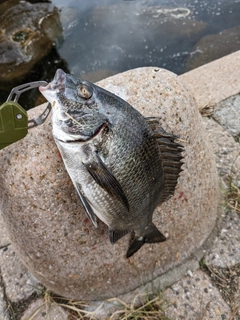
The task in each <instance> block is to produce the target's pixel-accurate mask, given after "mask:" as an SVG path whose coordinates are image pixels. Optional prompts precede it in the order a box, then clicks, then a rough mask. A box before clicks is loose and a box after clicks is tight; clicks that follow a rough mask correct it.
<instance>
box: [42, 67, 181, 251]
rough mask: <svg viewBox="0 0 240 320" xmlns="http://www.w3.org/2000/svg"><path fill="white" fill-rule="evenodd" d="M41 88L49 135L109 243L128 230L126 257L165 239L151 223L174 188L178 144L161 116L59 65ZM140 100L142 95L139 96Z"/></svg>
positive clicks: (178, 154) (179, 157)
mask: <svg viewBox="0 0 240 320" xmlns="http://www.w3.org/2000/svg"><path fill="white" fill-rule="evenodd" d="M40 91H41V93H42V94H43V95H44V96H45V97H46V99H47V100H48V101H49V102H50V103H51V104H52V110H53V116H52V126H53V136H54V139H55V141H56V144H57V146H58V148H59V150H60V153H61V155H62V158H63V161H64V164H65V167H66V169H67V171H68V173H69V176H70V177H71V179H72V182H73V184H74V186H75V188H76V190H77V193H78V195H79V198H80V200H81V203H82V205H83V207H84V208H85V211H86V213H87V216H88V218H89V219H90V220H91V221H92V223H93V224H94V225H95V226H97V218H96V217H98V218H99V219H100V220H102V221H103V222H104V223H105V224H106V225H107V226H108V228H109V239H110V241H111V243H115V242H117V241H118V240H119V239H120V238H121V237H122V236H124V235H125V234H127V233H128V232H132V235H133V237H132V239H133V240H132V241H131V243H130V246H129V248H128V251H127V255H126V256H127V257H130V256H131V255H133V254H134V253H135V252H136V251H137V250H138V249H140V248H141V246H142V245H143V244H144V243H153V242H162V241H165V240H166V238H165V236H164V235H163V234H162V233H161V232H160V231H159V230H158V229H157V227H156V226H155V225H154V224H153V222H152V215H153V211H154V209H155V208H156V206H157V205H159V204H161V203H162V202H163V201H165V200H166V199H168V198H169V196H171V195H172V194H173V193H174V190H175V187H176V184H177V179H178V177H179V173H180V171H181V166H182V161H181V159H182V156H181V152H182V150H183V148H182V146H181V145H180V144H179V143H177V142H175V140H176V138H177V137H176V136H175V135H172V134H168V133H166V132H165V131H164V130H163V129H162V128H161V126H160V124H159V119H158V118H144V117H143V116H142V115H141V114H140V113H139V112H138V111H137V110H135V109H134V108H133V107H132V106H130V105H129V104H128V103H127V102H126V101H124V100H122V99H121V98H119V97H117V96H116V95H114V94H112V93H110V92H108V91H106V90H104V89H102V88H100V87H98V86H96V85H95V84H92V83H90V82H88V81H83V80H81V79H77V78H75V77H74V76H72V75H69V74H66V73H65V72H64V71H62V70H60V69H59V70H57V72H56V75H55V77H54V80H53V81H52V82H50V83H49V84H48V85H47V86H46V87H40ZM143 98H144V97H143Z"/></svg>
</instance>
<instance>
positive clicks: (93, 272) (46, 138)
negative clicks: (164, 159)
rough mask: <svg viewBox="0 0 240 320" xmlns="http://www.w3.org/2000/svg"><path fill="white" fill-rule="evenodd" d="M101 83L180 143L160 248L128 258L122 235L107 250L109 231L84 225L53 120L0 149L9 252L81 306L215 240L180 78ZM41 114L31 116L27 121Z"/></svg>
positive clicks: (205, 161)
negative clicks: (177, 171) (154, 118)
mask: <svg viewBox="0 0 240 320" xmlns="http://www.w3.org/2000/svg"><path fill="white" fill-rule="evenodd" d="M99 85H101V86H103V87H104V88H106V89H107V90H110V91H113V92H115V93H116V94H119V95H120V96H121V97H123V98H124V99H126V100H127V101H128V102H129V103H130V104H132V105H133V106H134V107H136V108H137V109H138V110H139V111H140V112H141V113H143V115H145V116H160V117H161V121H162V126H163V128H164V129H165V130H166V131H168V132H172V133H174V134H177V135H179V136H180V138H181V139H182V140H181V141H182V144H183V145H184V146H185V152H184V155H185V160H184V161H185V163H184V165H183V169H184V171H183V172H182V173H181V176H180V179H179V183H178V185H177V188H176V192H175V194H174V196H173V197H172V198H171V199H170V200H169V201H167V202H165V203H164V204H163V205H162V206H160V207H158V208H157V209H156V211H155V213H154V219H153V220H154V223H155V224H156V225H157V226H158V228H159V229H160V230H161V231H162V232H163V233H164V234H168V239H167V241H166V242H165V243H161V244H152V245H150V244H147V245H144V246H143V248H141V250H139V251H138V252H137V253H136V254H135V255H134V256H133V257H132V258H131V259H126V258H125V252H126V248H127V247H128V242H129V238H128V236H125V237H123V238H122V239H121V240H120V241H119V242H118V243H116V244H115V245H111V244H110V243H109V240H108V234H107V227H106V226H105V225H104V224H103V223H100V224H99V228H98V229H95V228H94V227H93V226H92V225H91V223H90V222H89V221H88V219H86V215H85V213H84V211H83V209H82V207H81V205H80V202H79V199H78V197H77V195H76V192H75V190H74V187H73V185H72V183H71V181H70V179H69V177H68V175H67V173H66V170H65V168H64V165H63V163H62V160H61V158H60V156H59V152H58V150H57V148H56V146H55V144H54V141H53V138H52V134H51V124H50V119H48V121H47V122H45V123H44V124H43V125H42V126H39V127H37V128H35V129H33V130H30V132H29V134H28V135H27V136H26V138H24V139H23V140H21V141H19V142H17V143H15V144H14V145H11V146H9V147H7V148H5V149H3V150H1V152H0V159H1V160H0V161H1V164H2V170H1V172H0V198H1V210H2V212H3V215H4V220H5V222H6V224H7V228H8V231H9V235H10V237H11V241H12V243H13V244H14V248H15V250H16V252H17V253H18V255H19V257H21V259H22V261H23V262H24V264H25V265H26V266H27V268H28V269H29V270H30V271H31V273H32V274H33V275H34V276H35V277H36V278H37V279H38V280H39V281H40V282H42V283H43V284H44V285H45V286H46V287H48V288H49V289H50V290H52V291H54V292H56V293H58V294H60V295H63V296H66V297H70V298H74V299H82V300H102V299H105V298H109V297H115V296H116V295H120V294H123V293H126V292H129V291H130V290H133V289H134V288H136V287H138V286H142V284H143V283H146V282H148V281H151V280H152V279H153V278H156V277H157V276H159V275H161V274H163V273H164V272H166V271H167V270H169V269H171V268H173V267H176V266H178V265H180V264H181V263H182V262H183V261H185V260H186V259H187V258H188V257H190V256H191V255H192V254H193V253H194V252H195V251H196V250H197V249H198V248H199V247H201V246H202V245H203V244H204V242H205V240H206V239H207V238H208V237H209V235H210V234H211V233H212V230H213V228H214V226H215V222H216V218H217V215H218V209H219V205H218V197H219V188H218V177H217V172H216V167H215V161H214V156H213V154H212V150H211V149H212V148H211V146H210V144H209V141H208V138H207V134H206V132H205V130H204V127H203V125H202V122H201V117H200V115H199V113H198V110H197V108H196V106H195V104H194V101H193V99H192V98H191V96H190V95H189V92H188V91H187V89H186V88H185V86H184V85H183V84H182V82H181V81H180V78H179V77H178V76H176V75H175V74H173V73H171V72H168V71H166V70H163V69H158V68H139V69H135V70H130V71H128V72H125V73H122V74H119V75H116V76H113V77H111V78H108V79H105V80H103V81H101V82H100V83H99ZM43 108H44V106H40V107H37V108H35V109H32V110H30V111H29V117H30V118H32V117H36V116H37V115H39V114H40V113H41V111H42V110H43ZM189 268H190V267H188V269H189ZM184 272H186V270H185V271H184Z"/></svg>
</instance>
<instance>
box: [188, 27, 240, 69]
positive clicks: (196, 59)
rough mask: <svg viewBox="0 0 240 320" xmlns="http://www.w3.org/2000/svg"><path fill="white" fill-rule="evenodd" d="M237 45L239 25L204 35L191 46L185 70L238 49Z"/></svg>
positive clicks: (238, 41) (239, 37)
mask: <svg viewBox="0 0 240 320" xmlns="http://www.w3.org/2000/svg"><path fill="white" fill-rule="evenodd" d="M239 45H240V26H237V27H234V28H230V29H226V30H223V31H221V32H219V33H218V34H210V35H207V36H204V37H203V38H201V40H200V41H198V42H197V44H196V45H195V46H194V47H193V49H192V52H193V54H191V55H190V57H189V59H188V62H187V66H186V71H188V70H192V69H195V68H197V67H199V66H201V65H203V64H206V63H208V62H211V61H213V60H216V59H219V58H221V57H223V56H226V55H228V54H230V53H232V52H235V51H237V50H239Z"/></svg>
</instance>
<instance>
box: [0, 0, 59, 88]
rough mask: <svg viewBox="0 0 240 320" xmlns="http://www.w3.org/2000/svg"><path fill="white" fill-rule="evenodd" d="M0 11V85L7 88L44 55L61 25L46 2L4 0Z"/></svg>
mask: <svg viewBox="0 0 240 320" xmlns="http://www.w3.org/2000/svg"><path fill="white" fill-rule="evenodd" d="M0 12H1V20H0V87H1V88H5V87H7V88H9V86H10V88H11V86H13V83H15V82H16V80H19V78H20V77H23V76H25V75H26V74H27V73H28V72H29V71H30V70H31V69H32V67H33V66H34V65H35V64H36V63H37V62H38V61H40V60H41V59H42V58H43V57H44V56H46V55H47V53H48V52H49V51H50V50H51V49H52V48H53V42H54V41H55V42H57V41H58V40H59V38H60V37H61V32H62V29H61V24H60V21H59V14H58V10H57V9H56V8H53V6H52V5H51V4H49V3H32V4H31V3H29V2H27V1H20V0H8V1H5V2H3V3H1V4H0ZM14 81H15V82H14ZM9 82H10V83H11V84H10V85H9Z"/></svg>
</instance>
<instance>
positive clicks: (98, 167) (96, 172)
mask: <svg viewBox="0 0 240 320" xmlns="http://www.w3.org/2000/svg"><path fill="white" fill-rule="evenodd" d="M84 165H85V167H86V168H87V170H88V172H89V173H90V175H91V176H92V177H93V179H94V180H95V181H96V183H97V184H98V185H99V186H100V187H101V188H103V189H104V190H105V191H106V192H107V193H108V194H109V195H111V196H112V197H114V198H116V199H118V200H119V201H121V202H122V203H123V204H124V206H125V207H126V208H127V209H128V210H129V204H128V199H127V197H126V195H125V193H124V191H123V189H122V187H121V185H120V183H119V182H118V181H117V179H116V178H115V177H114V175H113V174H112V172H111V171H110V170H109V169H108V167H107V166H106V165H105V164H104V163H103V161H102V160H101V158H100V157H99V156H98V154H96V160H95V161H92V162H89V163H84Z"/></svg>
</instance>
